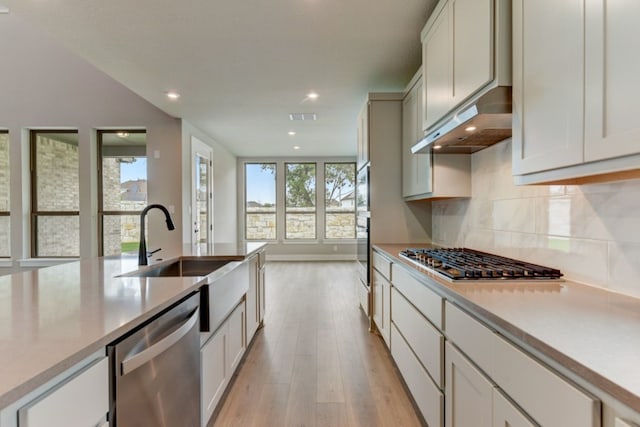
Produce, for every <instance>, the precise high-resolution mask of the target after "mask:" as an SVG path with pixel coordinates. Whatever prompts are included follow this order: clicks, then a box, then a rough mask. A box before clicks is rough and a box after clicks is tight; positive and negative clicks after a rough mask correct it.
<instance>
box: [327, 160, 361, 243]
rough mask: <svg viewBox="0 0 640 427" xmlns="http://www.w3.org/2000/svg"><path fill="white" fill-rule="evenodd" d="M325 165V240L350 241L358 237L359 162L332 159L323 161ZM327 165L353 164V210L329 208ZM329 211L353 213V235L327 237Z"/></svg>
mask: <svg viewBox="0 0 640 427" xmlns="http://www.w3.org/2000/svg"><path fill="white" fill-rule="evenodd" d="M323 165H324V174H323V178H324V182H323V184H324V185H323V197H324V206H323V207H324V233H323V236H324V240H326V241H331V242H343V241H349V240H354V239H355V238H356V225H355V222H356V216H357V209H356V200H355V189H356V180H357V174H358V171H357V164H356V162H348V161H342V162H330V161H325V162H323ZM327 165H352V166H353V186H354V188H353V191H354V204H353V212H352V211H348V212H345V211H340V212H331V210H330V209H329V207H328V205H327V202H328V200H327V196H326V191H327ZM327 213H344V214H348V213H353V220H354V226H353V236H351V237H327Z"/></svg>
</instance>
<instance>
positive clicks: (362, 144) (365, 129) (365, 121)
mask: <svg viewBox="0 0 640 427" xmlns="http://www.w3.org/2000/svg"><path fill="white" fill-rule="evenodd" d="M367 162H369V103H366V104H365V105H364V107H362V109H361V110H360V114H358V157H357V161H356V168H357V169H358V170H360V168H361V167H362V166H364V165H366V164H367Z"/></svg>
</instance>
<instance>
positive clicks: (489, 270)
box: [400, 248, 562, 282]
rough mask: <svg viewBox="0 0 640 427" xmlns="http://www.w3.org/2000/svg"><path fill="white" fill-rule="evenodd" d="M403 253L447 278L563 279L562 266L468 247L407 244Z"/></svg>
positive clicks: (494, 279)
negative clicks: (423, 247) (435, 246)
mask: <svg viewBox="0 0 640 427" xmlns="http://www.w3.org/2000/svg"><path fill="white" fill-rule="evenodd" d="M400 257H402V258H404V259H407V260H409V261H411V262H412V263H414V264H416V265H418V266H420V267H422V268H426V269H427V270H431V271H433V272H435V273H437V274H439V275H440V276H442V277H443V278H445V279H446V280H449V281H451V282H453V281H464V280H478V281H479V280H486V281H499V280H509V281H536V282H537V281H561V277H562V273H561V272H560V270H557V269H554V268H550V267H544V266H542V265H537V264H532V263H529V262H525V261H519V260H517V259H512V258H506V257H502V256H499V255H493V254H490V253H486V252H480V251H476V250H473V249H467V248H438V249H419V248H407V249H405V250H403V251H400Z"/></svg>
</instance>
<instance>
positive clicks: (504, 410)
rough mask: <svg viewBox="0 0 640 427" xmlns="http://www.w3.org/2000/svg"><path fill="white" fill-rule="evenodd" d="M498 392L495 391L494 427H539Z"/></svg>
mask: <svg viewBox="0 0 640 427" xmlns="http://www.w3.org/2000/svg"><path fill="white" fill-rule="evenodd" d="M537 426H538V424H536V423H535V422H533V421H531V419H529V417H527V416H526V415H525V414H523V413H522V412H521V411H520V410H519V409H518V408H516V406H515V405H513V404H512V403H511V402H510V401H509V400H507V398H506V397H505V396H504V395H503V394H502V393H501V392H500V390H498V389H497V388H494V389H493V427H537Z"/></svg>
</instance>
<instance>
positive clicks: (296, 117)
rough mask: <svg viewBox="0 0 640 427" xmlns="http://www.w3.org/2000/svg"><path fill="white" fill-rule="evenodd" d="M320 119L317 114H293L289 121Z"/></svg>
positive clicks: (290, 115)
mask: <svg viewBox="0 0 640 427" xmlns="http://www.w3.org/2000/svg"><path fill="white" fill-rule="evenodd" d="M317 118H318V117H317V115H316V113H291V114H289V120H292V121H297V120H316V119H317Z"/></svg>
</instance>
